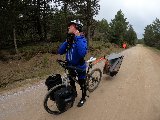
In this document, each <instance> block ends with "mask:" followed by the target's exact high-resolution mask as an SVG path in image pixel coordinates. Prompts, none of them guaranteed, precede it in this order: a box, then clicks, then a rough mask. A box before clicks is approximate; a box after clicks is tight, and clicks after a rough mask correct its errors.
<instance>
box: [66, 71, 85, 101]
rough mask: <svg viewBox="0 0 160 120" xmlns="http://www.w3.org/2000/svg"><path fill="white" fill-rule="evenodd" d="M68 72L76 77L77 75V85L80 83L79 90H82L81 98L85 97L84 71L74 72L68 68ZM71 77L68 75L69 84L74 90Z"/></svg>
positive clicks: (73, 82)
mask: <svg viewBox="0 0 160 120" xmlns="http://www.w3.org/2000/svg"><path fill="white" fill-rule="evenodd" d="M69 74H70V75H71V76H72V77H76V76H77V77H78V82H79V85H80V87H81V90H82V99H85V97H86V71H84V72H76V71H73V70H70V71H69ZM79 76H85V77H83V78H79ZM72 77H70V85H71V86H72V87H73V89H75V90H76V85H75V81H74V80H72Z"/></svg>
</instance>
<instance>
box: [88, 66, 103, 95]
mask: <svg viewBox="0 0 160 120" xmlns="http://www.w3.org/2000/svg"><path fill="white" fill-rule="evenodd" d="M101 79H102V72H101V70H100V69H99V68H95V69H93V70H92V71H91V73H90V74H89V75H88V79H87V80H88V81H87V82H88V91H89V92H93V91H94V90H95V89H96V88H97V87H98V85H99V83H100V81H101Z"/></svg>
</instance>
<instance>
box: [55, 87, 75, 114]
mask: <svg viewBox="0 0 160 120" xmlns="http://www.w3.org/2000/svg"><path fill="white" fill-rule="evenodd" d="M75 93H76V92H75V90H73V88H72V87H71V86H67V87H63V88H61V89H59V90H57V91H56V92H55V94H54V95H55V96H54V97H55V102H56V105H57V108H58V110H59V111H61V112H64V111H66V110H67V109H69V108H71V107H72V106H73V104H74V101H75V96H76V94H75Z"/></svg>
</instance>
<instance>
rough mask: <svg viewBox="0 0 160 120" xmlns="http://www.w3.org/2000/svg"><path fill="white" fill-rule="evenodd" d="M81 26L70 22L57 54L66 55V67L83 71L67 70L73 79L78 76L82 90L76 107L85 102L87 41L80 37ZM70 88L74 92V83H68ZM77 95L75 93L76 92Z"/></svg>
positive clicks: (76, 22) (82, 36)
mask: <svg viewBox="0 0 160 120" xmlns="http://www.w3.org/2000/svg"><path fill="white" fill-rule="evenodd" d="M82 27H83V25H82V24H81V23H80V21H76V20H74V21H71V22H70V23H69V24H68V39H67V40H66V41H65V42H64V43H62V44H61V45H60V47H59V50H58V54H60V55H62V54H66V61H67V63H68V65H72V66H75V67H77V68H80V69H83V70H84V71H75V70H69V74H70V75H71V76H73V77H75V75H76V73H77V74H78V76H77V77H78V82H79V84H80V87H81V90H82V98H81V100H80V101H79V103H78V105H77V106H78V107H81V106H83V104H84V103H85V102H86V99H85V97H86V84H85V82H86V67H87V66H86V63H85V60H84V57H85V55H86V54H87V40H86V38H85V37H84V35H81V32H82ZM70 84H71V86H72V87H73V88H74V89H75V90H76V86H75V82H74V81H73V80H71V81H70ZM76 93H77V92H76ZM76 96H77V95H76Z"/></svg>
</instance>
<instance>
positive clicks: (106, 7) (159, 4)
mask: <svg viewBox="0 0 160 120" xmlns="http://www.w3.org/2000/svg"><path fill="white" fill-rule="evenodd" d="M99 4H100V11H99V14H98V15H97V16H96V19H97V20H101V19H103V18H105V19H106V20H107V21H108V22H110V21H111V19H113V18H114V17H115V15H116V13H117V11H118V10H120V9H121V10H122V12H123V13H124V15H125V18H127V21H128V22H129V23H130V24H131V25H133V28H134V30H135V31H136V33H137V36H138V38H142V37H143V33H144V28H145V27H146V26H147V25H148V24H151V23H152V22H153V21H154V20H155V19H156V18H158V19H160V0H100V2H99Z"/></svg>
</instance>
